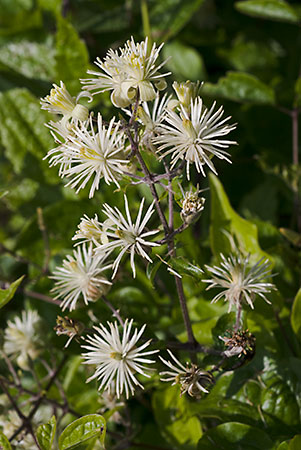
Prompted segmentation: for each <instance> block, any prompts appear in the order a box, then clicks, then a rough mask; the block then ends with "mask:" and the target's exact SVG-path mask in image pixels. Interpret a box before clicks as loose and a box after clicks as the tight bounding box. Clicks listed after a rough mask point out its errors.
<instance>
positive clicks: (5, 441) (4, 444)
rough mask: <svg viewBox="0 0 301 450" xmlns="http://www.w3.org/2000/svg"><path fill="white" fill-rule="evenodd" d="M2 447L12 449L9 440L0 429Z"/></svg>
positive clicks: (0, 447) (6, 449)
mask: <svg viewBox="0 0 301 450" xmlns="http://www.w3.org/2000/svg"><path fill="white" fill-rule="evenodd" d="M0 449H1V450H12V448H11V445H10V443H9V440H8V439H7V437H6V436H4V434H3V433H2V432H1V431H0Z"/></svg>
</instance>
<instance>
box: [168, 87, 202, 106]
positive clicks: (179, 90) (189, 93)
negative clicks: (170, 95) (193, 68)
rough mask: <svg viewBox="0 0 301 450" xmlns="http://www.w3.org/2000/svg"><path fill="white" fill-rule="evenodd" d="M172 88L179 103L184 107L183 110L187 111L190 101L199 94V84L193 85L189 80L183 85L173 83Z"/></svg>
mask: <svg viewBox="0 0 301 450" xmlns="http://www.w3.org/2000/svg"><path fill="white" fill-rule="evenodd" d="M172 87H173V88H174V90H175V92H176V94H177V97H178V99H179V102H180V103H181V104H182V105H183V106H184V108H185V109H187V110H189V107H190V103H191V100H194V99H195V98H196V97H197V95H198V92H199V89H200V83H199V81H198V82H197V83H193V82H191V81H189V80H187V81H185V83H177V82H176V81H174V83H173V85H172Z"/></svg>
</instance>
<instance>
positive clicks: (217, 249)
mask: <svg viewBox="0 0 301 450" xmlns="http://www.w3.org/2000/svg"><path fill="white" fill-rule="evenodd" d="M210 192H211V225H210V245H211V250H212V252H213V253H214V254H215V255H216V256H218V255H219V254H220V253H226V254H227V253H229V252H230V251H231V247H230V242H229V238H228V237H227V235H226V234H225V233H223V231H224V230H225V231H227V232H229V233H230V234H231V235H232V236H234V237H235V239H236V241H237V244H238V246H239V249H240V250H241V251H242V252H243V253H245V254H248V253H250V254H251V257H252V259H253V260H254V261H258V259H260V258H262V257H267V256H268V255H267V254H266V253H265V252H263V251H262V250H261V248H260V246H259V244H258V232H257V227H256V225H254V224H253V223H251V222H248V221H247V220H245V219H243V218H242V217H240V216H239V215H238V214H237V213H236V212H235V211H234V209H233V208H232V206H231V204H230V202H229V199H228V197H227V195H226V193H225V191H224V188H223V186H222V184H221V182H220V181H219V179H218V178H217V177H216V176H215V175H213V174H210Z"/></svg>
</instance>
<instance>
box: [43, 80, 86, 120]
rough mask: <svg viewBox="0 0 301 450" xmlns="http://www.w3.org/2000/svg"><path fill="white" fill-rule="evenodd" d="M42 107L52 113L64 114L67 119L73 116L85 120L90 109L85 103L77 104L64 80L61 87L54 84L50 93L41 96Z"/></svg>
mask: <svg viewBox="0 0 301 450" xmlns="http://www.w3.org/2000/svg"><path fill="white" fill-rule="evenodd" d="M41 108H42V109H45V110H46V111H49V112H51V113H52V114H61V115H63V116H64V118H65V120H68V119H69V118H71V117H72V118H73V119H77V120H81V121H84V120H87V118H88V116H89V111H88V109H87V108H86V107H85V106H83V105H80V104H76V99H75V97H72V96H71V95H70V94H69V92H68V91H67V89H66V86H65V85H64V83H63V82H62V81H61V83H60V87H59V86H57V85H56V84H53V89H51V91H50V95H46V97H45V98H41Z"/></svg>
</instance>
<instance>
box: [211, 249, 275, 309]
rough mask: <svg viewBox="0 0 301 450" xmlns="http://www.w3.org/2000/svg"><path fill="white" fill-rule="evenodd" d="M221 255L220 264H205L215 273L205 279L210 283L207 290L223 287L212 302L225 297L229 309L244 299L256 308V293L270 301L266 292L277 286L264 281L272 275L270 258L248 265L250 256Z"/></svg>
mask: <svg viewBox="0 0 301 450" xmlns="http://www.w3.org/2000/svg"><path fill="white" fill-rule="evenodd" d="M220 256H221V259H222V262H221V263H220V266H213V267H210V266H205V267H206V269H207V270H208V271H209V272H210V273H211V274H212V275H213V277H212V279H209V280H203V281H204V282H205V283H209V286H207V289H206V290H208V289H211V288H214V287H219V288H222V291H221V292H220V293H219V294H217V295H216V296H215V297H214V298H213V300H212V302H217V301H218V300H219V299H221V298H223V297H224V299H225V301H228V302H229V311H231V309H232V306H235V307H236V308H238V306H239V305H240V304H241V303H242V301H243V300H244V301H245V302H246V303H247V304H248V305H249V306H250V307H251V308H252V309H254V305H253V300H254V297H255V296H256V295H259V296H260V297H261V298H263V299H264V300H265V301H266V302H267V303H270V302H269V300H268V299H267V298H266V296H265V294H266V293H268V292H271V290H272V289H276V288H275V286H274V285H273V284H272V283H267V282H265V281H264V280H265V279H266V278H267V277H270V276H271V272H270V269H271V264H270V262H269V261H268V260H265V261H264V258H261V259H260V260H259V261H258V262H257V263H256V264H255V265H253V266H251V267H248V266H249V256H247V257H246V258H244V257H243V256H242V255H230V256H229V257H228V258H225V256H224V255H223V254H221V255H220Z"/></svg>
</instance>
